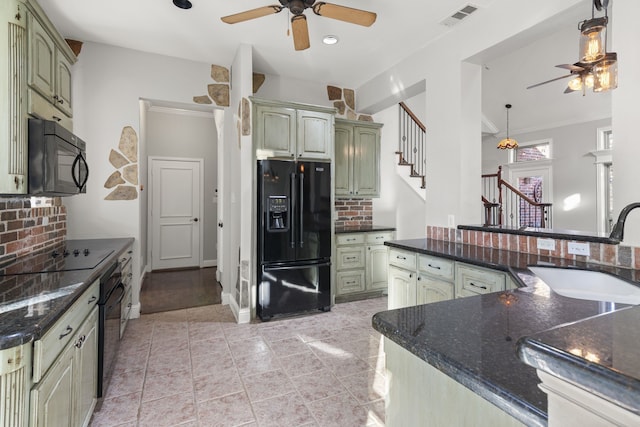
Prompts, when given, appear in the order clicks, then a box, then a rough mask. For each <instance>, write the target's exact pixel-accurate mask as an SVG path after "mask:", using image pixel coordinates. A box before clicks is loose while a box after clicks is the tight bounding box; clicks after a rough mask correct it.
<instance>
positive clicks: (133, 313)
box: [129, 303, 140, 319]
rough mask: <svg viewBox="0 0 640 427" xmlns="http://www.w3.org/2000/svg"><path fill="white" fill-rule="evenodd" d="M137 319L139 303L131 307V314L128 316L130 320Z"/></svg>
mask: <svg viewBox="0 0 640 427" xmlns="http://www.w3.org/2000/svg"><path fill="white" fill-rule="evenodd" d="M138 317H140V303H137V304H133V305H132V306H131V314H130V315H129V318H130V319H137V318H138Z"/></svg>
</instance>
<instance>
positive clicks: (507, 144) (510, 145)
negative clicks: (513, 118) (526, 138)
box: [496, 104, 518, 150]
mask: <svg viewBox="0 0 640 427" xmlns="http://www.w3.org/2000/svg"><path fill="white" fill-rule="evenodd" d="M504 108H506V109H507V137H506V138H504V139H503V140H501V141H500V142H498V146H497V147H496V148H497V149H499V150H511V149H514V148H518V141H516V140H515V139H511V138H509V110H510V109H511V104H507V105H505V106H504Z"/></svg>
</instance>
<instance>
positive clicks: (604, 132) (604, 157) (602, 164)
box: [590, 127, 614, 233]
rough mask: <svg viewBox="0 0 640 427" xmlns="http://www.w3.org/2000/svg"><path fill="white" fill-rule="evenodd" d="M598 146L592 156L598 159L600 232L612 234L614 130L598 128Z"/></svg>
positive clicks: (597, 199)
mask: <svg viewBox="0 0 640 427" xmlns="http://www.w3.org/2000/svg"><path fill="white" fill-rule="evenodd" d="M597 132H598V145H597V147H596V150H595V151H591V152H590V154H591V155H592V156H594V157H595V158H596V161H595V164H596V174H597V187H596V206H597V218H598V231H599V232H601V233H610V232H611V228H612V226H613V221H614V218H613V156H612V151H613V130H612V129H611V127H605V128H598V130H597Z"/></svg>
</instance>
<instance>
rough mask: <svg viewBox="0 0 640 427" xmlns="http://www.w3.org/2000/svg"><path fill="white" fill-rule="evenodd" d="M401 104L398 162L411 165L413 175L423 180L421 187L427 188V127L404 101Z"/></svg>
mask: <svg viewBox="0 0 640 427" xmlns="http://www.w3.org/2000/svg"><path fill="white" fill-rule="evenodd" d="M399 105H400V109H399V114H400V116H399V129H400V137H399V139H398V151H396V154H398V155H400V159H399V161H398V164H400V165H405V166H410V167H411V176H412V177H415V178H420V179H421V180H422V185H421V187H422V188H425V187H426V182H425V171H426V167H427V158H426V150H425V142H426V131H427V128H426V127H425V125H424V124H423V123H422V122H421V121H420V120H419V119H418V118H417V117H416V116H415V114H413V112H412V111H411V110H410V109H409V107H407V105H406V104H405V103H404V102H401V103H400V104H399Z"/></svg>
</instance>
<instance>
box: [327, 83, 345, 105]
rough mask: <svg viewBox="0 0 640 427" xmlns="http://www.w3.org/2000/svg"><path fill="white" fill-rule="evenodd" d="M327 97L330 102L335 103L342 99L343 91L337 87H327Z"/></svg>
mask: <svg viewBox="0 0 640 427" xmlns="http://www.w3.org/2000/svg"><path fill="white" fill-rule="evenodd" d="M327 95H328V96H329V101H335V100H336V99H342V89H340V88H339V87H336V86H331V85H329V86H327Z"/></svg>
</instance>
